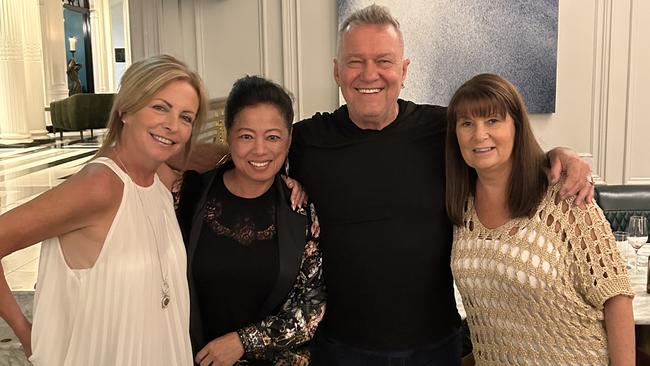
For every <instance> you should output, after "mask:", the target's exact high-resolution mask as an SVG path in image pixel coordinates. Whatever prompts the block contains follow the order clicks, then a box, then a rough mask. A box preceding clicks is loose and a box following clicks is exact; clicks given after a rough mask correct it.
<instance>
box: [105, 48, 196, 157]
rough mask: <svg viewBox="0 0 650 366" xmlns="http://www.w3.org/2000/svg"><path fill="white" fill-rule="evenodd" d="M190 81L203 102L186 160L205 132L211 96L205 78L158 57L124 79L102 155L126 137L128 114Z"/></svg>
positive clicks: (173, 60)
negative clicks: (172, 85) (175, 83)
mask: <svg viewBox="0 0 650 366" xmlns="http://www.w3.org/2000/svg"><path fill="white" fill-rule="evenodd" d="M177 80H183V81H187V82H188V83H189V84H190V85H191V86H192V87H193V88H194V90H195V91H196V94H197V96H198V98H199V109H198V111H197V113H196V118H195V119H194V122H193V123H192V135H191V136H190V140H189V141H188V142H187V143H186V144H185V156H187V154H188V153H189V151H190V149H191V147H192V142H193V141H194V140H195V139H196V136H198V134H199V133H200V132H201V130H202V128H203V124H204V123H205V120H206V116H207V109H208V100H207V95H208V94H207V92H206V90H205V86H204V85H203V81H202V80H201V77H200V76H199V75H198V74H196V73H195V72H193V71H191V70H190V69H189V68H188V67H187V65H185V64H184V63H183V62H181V61H179V60H178V59H176V58H175V57H173V56H169V55H158V56H153V57H148V58H145V59H143V60H140V61H137V62H135V63H133V64H132V65H131V66H130V67H129V68H128V69H127V70H126V72H124V75H123V76H122V80H121V82H120V89H119V92H118V93H117V96H116V97H115V100H114V102H113V107H112V108H111V114H110V117H109V118H108V123H107V129H108V131H107V133H106V135H104V142H103V144H102V147H101V148H100V149H99V151H98V153H97V154H98V155H99V154H101V153H104V152H105V151H107V150H108V149H110V148H111V147H112V146H113V145H114V144H115V143H116V142H117V141H118V140H119V138H120V136H121V135H122V130H123V129H124V123H123V122H122V117H123V116H124V115H125V114H129V113H135V112H137V111H139V110H140V109H142V108H144V107H145V106H146V105H147V103H149V101H151V99H153V97H154V96H155V95H156V94H157V93H158V92H159V91H160V90H161V89H162V88H164V87H165V86H166V85H167V84H168V83H170V82H172V81H177Z"/></svg>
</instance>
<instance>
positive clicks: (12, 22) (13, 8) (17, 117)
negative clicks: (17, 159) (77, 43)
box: [0, 0, 32, 144]
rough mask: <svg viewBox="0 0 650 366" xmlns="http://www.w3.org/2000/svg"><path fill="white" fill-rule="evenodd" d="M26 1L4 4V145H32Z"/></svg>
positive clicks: (0, 115)
mask: <svg viewBox="0 0 650 366" xmlns="http://www.w3.org/2000/svg"><path fill="white" fill-rule="evenodd" d="M23 7H24V2H23V1H13V0H10V1H5V0H3V1H0V90H2V91H3V92H2V93H0V144H19V143H26V142H32V139H31V135H30V133H29V128H28V126H27V115H26V111H27V101H26V100H25V96H26V95H27V90H26V88H25V60H24V58H23V29H22V23H21V22H22V15H23Z"/></svg>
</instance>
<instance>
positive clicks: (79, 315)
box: [0, 56, 206, 365]
mask: <svg viewBox="0 0 650 366" xmlns="http://www.w3.org/2000/svg"><path fill="white" fill-rule="evenodd" d="M205 107H206V93H205V91H204V88H203V83H202V81H201V79H200V78H199V77H198V76H197V75H196V74H195V73H194V72H192V71H190V70H189V69H188V68H187V67H186V66H185V65H184V64H183V63H182V62H180V61H178V60H176V59H175V58H173V57H170V56H156V57H151V58H148V59H144V60H141V61H138V62H136V63H134V64H133V65H132V66H131V67H130V68H129V69H128V70H127V71H126V72H125V73H124V76H123V78H122V85H121V87H120V91H119V93H118V94H117V96H116V98H115V101H114V104H113V108H112V110H111V115H110V120H109V123H108V132H107V134H106V138H105V142H104V145H103V146H102V148H101V149H100V150H99V152H98V154H97V155H96V156H95V158H94V159H93V160H91V161H90V162H89V163H88V164H87V165H86V166H85V167H83V168H82V169H81V171H79V172H78V173H77V174H75V175H73V176H72V177H70V178H68V179H67V180H66V181H65V182H64V183H62V184H61V185H59V186H57V187H56V188H53V189H52V190H50V191H48V192H45V193H43V194H42V195H40V196H39V197H37V198H35V199H33V200H32V201H30V202H28V203H27V204H25V205H23V206H20V207H18V208H16V209H14V210H12V211H9V212H8V213H6V214H4V215H2V216H0V257H2V256H5V255H7V254H9V253H11V252H13V251H16V250H19V249H21V248H24V247H27V246H29V245H32V244H34V243H37V242H39V241H43V243H42V245H41V254H40V264H39V270H38V280H37V286H36V294H35V297H34V324H33V327H32V326H31V325H30V324H29V322H28V321H27V319H26V318H25V317H24V315H23V314H22V313H20V310H19V308H18V306H17V304H16V301H15V299H14V298H13V296H12V295H11V292H10V291H9V288H8V287H7V284H6V281H4V280H2V281H0V315H1V316H2V317H3V318H4V319H5V320H6V321H7V323H8V324H9V325H10V326H11V327H12V329H13V330H14V332H15V333H16V335H17V336H18V338H19V339H20V341H21V343H22V344H23V348H24V350H25V354H26V355H27V356H30V355H31V357H29V360H30V361H31V362H32V363H33V364H34V365H65V364H70V365H135V364H145V365H165V364H168V365H189V364H191V363H192V353H191V346H190V340H189V337H187V334H188V333H189V301H188V287H187V280H186V259H185V251H184V249H183V243H182V237H181V233H180V230H179V227H178V223H177V222H176V220H175V219H174V209H173V202H172V197H171V193H170V191H169V189H168V188H167V187H165V186H164V185H163V183H162V182H161V180H160V179H159V178H158V176H157V174H156V171H157V169H158V168H159V166H160V165H161V164H162V162H163V161H165V160H166V159H167V158H168V157H169V156H171V155H172V154H174V153H176V152H178V151H182V150H184V149H186V148H187V146H188V145H189V143H190V136H191V135H193V134H194V133H195V132H194V131H193V130H198V129H199V126H200V125H201V123H202V122H203V120H204V115H205V111H206V108H205ZM81 193H83V199H79V194H81ZM2 272H3V271H1V270H0V273H2ZM32 342H33V343H32ZM32 351H33V353H32Z"/></svg>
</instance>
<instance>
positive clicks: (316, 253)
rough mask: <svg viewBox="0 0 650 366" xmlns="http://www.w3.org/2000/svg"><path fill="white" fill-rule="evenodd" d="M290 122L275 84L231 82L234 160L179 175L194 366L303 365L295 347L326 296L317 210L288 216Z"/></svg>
mask: <svg viewBox="0 0 650 366" xmlns="http://www.w3.org/2000/svg"><path fill="white" fill-rule="evenodd" d="M292 120H293V109H292V103H291V98H290V97H289V95H288V94H287V93H286V92H285V91H284V90H283V89H282V87H280V86H279V85H277V84H275V83H273V82H271V81H269V80H266V79H263V78H259V77H256V76H247V77H245V78H242V79H240V80H238V81H237V82H235V84H234V85H233V88H232V90H231V92H230V95H229V96H228V100H227V102H226V111H225V126H226V130H227V133H228V143H229V146H230V156H231V158H232V159H231V160H228V161H226V162H224V163H223V164H221V165H219V166H217V167H216V168H215V169H213V170H211V171H209V172H207V173H204V174H201V175H199V174H198V173H196V172H187V173H186V174H185V176H184V180H183V184H182V188H181V191H180V199H179V206H178V210H177V217H178V220H179V223H180V225H181V230H182V231H183V236H184V239H185V244H186V247H187V251H188V267H189V271H188V275H189V284H190V304H191V326H190V335H191V338H192V346H193V349H194V352H195V354H196V357H195V361H196V362H197V363H200V364H201V365H210V364H215V365H222V364H225V365H232V364H233V363H235V362H237V361H238V360H240V359H241V360H246V364H247V365H274V364H286V365H294V366H300V365H308V364H309V354H308V353H307V352H306V351H305V350H304V348H301V347H300V346H301V345H302V344H303V343H305V342H306V341H308V340H309V339H310V338H311V337H312V335H313V333H314V331H315V330H316V326H317V325H318V322H319V321H320V319H321V317H322V315H323V311H324V306H325V294H324V291H323V279H322V276H321V254H320V250H319V249H318V235H319V228H318V219H317V217H316V214H315V211H314V207H313V206H312V205H310V206H309V207H308V208H307V210H303V209H299V210H297V212H296V211H294V210H292V208H291V203H290V202H289V192H288V190H287V188H286V187H285V184H284V182H283V180H282V179H281V177H280V173H281V172H282V168H283V167H284V163H285V160H286V158H287V152H288V150H289V145H290V142H291V127H292V125H291V122H292ZM231 279H236V280H235V281H233V280H231Z"/></svg>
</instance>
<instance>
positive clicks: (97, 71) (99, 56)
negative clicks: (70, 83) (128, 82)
mask: <svg viewBox="0 0 650 366" xmlns="http://www.w3.org/2000/svg"><path fill="white" fill-rule="evenodd" d="M90 38H91V41H90V44H91V45H92V54H93V74H94V75H93V77H94V81H95V93H110V92H112V91H113V89H114V88H113V74H114V73H113V62H112V61H113V52H112V45H111V43H112V42H111V21H110V4H109V2H108V1H107V0H91V1H90Z"/></svg>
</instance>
